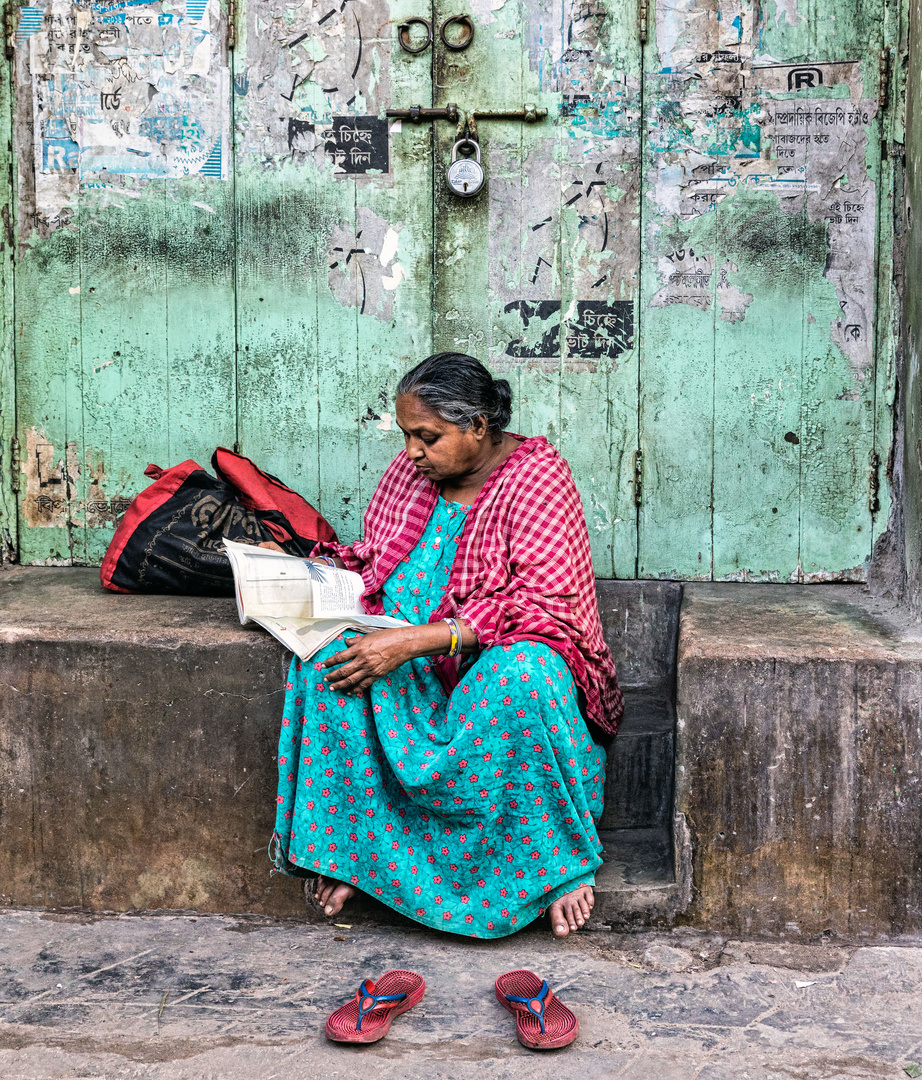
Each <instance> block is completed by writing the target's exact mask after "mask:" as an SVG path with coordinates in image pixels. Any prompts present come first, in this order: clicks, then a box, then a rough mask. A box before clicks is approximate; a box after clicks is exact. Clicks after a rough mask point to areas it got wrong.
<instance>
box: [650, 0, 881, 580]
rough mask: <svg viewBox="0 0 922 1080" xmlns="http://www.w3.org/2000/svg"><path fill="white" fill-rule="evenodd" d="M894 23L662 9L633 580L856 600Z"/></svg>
mask: <svg viewBox="0 0 922 1080" xmlns="http://www.w3.org/2000/svg"><path fill="white" fill-rule="evenodd" d="M898 22H899V17H898V12H896V11H891V10H889V9H888V8H887V7H886V6H885V4H884V2H883V0H844V2H838V3H834V4H833V3H829V4H820V5H810V6H809V7H808V6H807V5H805V4H803V3H801V4H800V5H798V0H772V2H771V3H769V4H761V5H760V4H757V3H747V2H745V0H743V2H739V0H728V2H726V3H724V2H721V3H717V4H708V5H701V6H696V7H695V8H694V14H692V9H691V8H686V7H685V6H682V5H673V4H671V3H658V4H657V7H656V20H655V26H653V29H652V30H651V35H650V41H649V43H648V45H647V50H646V58H645V94H644V132H645V152H644V170H645V176H644V208H645V209H644V239H643V243H644V254H643V260H642V262H643V275H642V276H643V309H642V310H643V316H642V327H643V347H642V361H641V422H640V433H641V438H640V447H641V450H642V454H643V457H642V464H643V484H644V487H643V499H642V503H641V509H640V518H639V547H638V571H639V574H640V575H641V576H652V577H659V576H663V577H683V578H695V577H701V578H705V579H709V578H715V579H733V578H738V579H741V580H771V581H788V580H793V581H823V580H863V579H864V576H865V574H866V560H867V559H868V557H869V555H870V553H871V548H872V543H873V539H874V538H875V533H876V532H879V531H880V529H881V528H883V527H885V526H886V520H887V519H886V509H887V507H886V506H884V507H883V509H882V510H880V512H878V505H877V497H876V487H877V482H878V468H879V465H880V462H881V461H882V460H884V461H885V460H886V456H887V447H888V445H889V439H890V430H889V429H890V425H889V420H888V414H887V405H888V401H889V398H888V394H887V386H886V380H887V373H888V358H889V355H890V341H889V338H888V334H887V326H888V318H889V316H888V303H889V298H888V287H889V284H890V276H889V260H890V255H889V252H890V250H891V248H890V237H889V233H888V228H887V224H886V223H887V221H888V220H889V218H890V214H891V210H890V207H891V205H892V204H891V202H890V185H891V183H892V175H891V171H890V163H889V162H888V161H886V160H885V161H883V162H882V161H881V146H882V145H885V140H886V138H887V130H888V129H887V125H886V120H887V114H886V112H885V109H884V106H885V105H886V97H887V84H886V81H885V73H886V58H887V56H888V55H889V54H888V53H886V52H884V50H885V47H887V46H889V45H890V44H891V43H892V42H893V41H895V40H896V36H897V30H898ZM882 57H883V61H884V63H883V67H882ZM882 72H883V73H884V81H882ZM879 223H883V224H879ZM881 302H882V304H883V308H882V314H881V317H879V314H878V313H879V311H880V303H881ZM879 361H880V362H879Z"/></svg>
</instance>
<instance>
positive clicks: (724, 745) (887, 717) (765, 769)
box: [676, 584, 922, 941]
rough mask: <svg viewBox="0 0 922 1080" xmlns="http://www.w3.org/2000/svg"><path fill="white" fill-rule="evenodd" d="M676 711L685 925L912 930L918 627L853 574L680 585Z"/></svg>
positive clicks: (921, 744) (920, 789) (848, 934)
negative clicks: (685, 861) (852, 579)
mask: <svg viewBox="0 0 922 1080" xmlns="http://www.w3.org/2000/svg"><path fill="white" fill-rule="evenodd" d="M677 709H678V729H677V738H678V744H677V748H676V776H677V785H676V807H677V810H678V811H680V812H681V813H683V814H685V815H686V817H687V820H688V822H689V826H690V832H691V844H692V845H693V847H694V900H693V903H692V904H691V907H690V908H689V910H688V911H687V912H686V913H685V914H684V916H683V918H685V919H687V920H690V921H692V922H694V923H696V924H697V925H699V926H708V927H710V928H712V929H715V930H719V931H720V932H722V933H730V934H743V935H750V934H765V935H772V936H777V937H785V936H786V937H789V938H793V939H795V940H797V939H800V940H810V939H811V938H813V937H836V936H838V937H840V938H842V939H846V940H847V939H853V940H858V941H861V940H869V939H871V940H873V939H874V938H875V937H878V936H886V937H894V936H898V935H905V934H916V933H919V932H920V931H922V826H920V822H922V627H920V626H919V625H918V624H917V623H911V622H909V621H908V619H907V618H906V616H905V615H904V614H903V613H902V612H901V611H900V610H899V609H898V608H896V607H895V606H894V605H893V604H892V603H889V602H886V601H884V600H879V599H875V598H872V597H871V596H869V595H868V593H867V591H866V590H865V589H864V588H863V587H862V586H860V585H739V584H714V585H704V584H693V585H687V586H686V587H685V593H684V598H683V601H682V614H681V629H680V634H679V658H678V705H677Z"/></svg>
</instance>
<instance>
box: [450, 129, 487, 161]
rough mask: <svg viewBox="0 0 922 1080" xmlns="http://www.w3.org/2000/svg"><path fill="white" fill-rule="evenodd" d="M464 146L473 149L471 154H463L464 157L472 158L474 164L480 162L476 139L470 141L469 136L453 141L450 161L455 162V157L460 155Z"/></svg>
mask: <svg viewBox="0 0 922 1080" xmlns="http://www.w3.org/2000/svg"><path fill="white" fill-rule="evenodd" d="M464 146H471V147H473V154H465V155H464V156H465V157H468V158H469V157H471V156H473V158H474V160H475V161H476V162H478V163H479V162H480V143H479V142H478V141H477V140H476V139H472V138H471V137H470V136H469V135H465V136H464V137H463V138H461V139H456V140H455V145H454V146H453V147H452V148H451V160H452V161H457V160H458V158H457V155H458V154H459V153H461V148H462V147H464Z"/></svg>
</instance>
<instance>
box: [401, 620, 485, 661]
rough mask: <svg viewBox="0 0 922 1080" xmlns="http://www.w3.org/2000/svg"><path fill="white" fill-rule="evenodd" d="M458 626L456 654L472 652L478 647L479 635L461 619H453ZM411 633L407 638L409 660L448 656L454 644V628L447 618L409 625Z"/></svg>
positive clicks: (408, 628)
mask: <svg viewBox="0 0 922 1080" xmlns="http://www.w3.org/2000/svg"><path fill="white" fill-rule="evenodd" d="M452 621H453V622H454V623H455V626H456V628H457V636H458V648H457V652H456V653H455V655H456V656H457V655H459V654H460V653H472V652H474V651H475V650H476V648H477V635H476V633H475V632H474V630H473V629H472V628H471V627H470V626H468V625H467V623H465V622H463V621H462V620H461V619H453V620H452ZM407 630H410V631H411V633H410V634H409V635H408V638H407V649H408V651H409V653H410V655H409V656H408V657H407V659H408V660H413V659H417V658H418V657H421V656H448V654H449V652H450V650H451V646H452V638H453V634H452V629H451V627H450V626H449V625H448V622H447V621H446V620H445V619H441V620H440V621H439V622H434V623H421V624H419V625H417V626H413V627H407Z"/></svg>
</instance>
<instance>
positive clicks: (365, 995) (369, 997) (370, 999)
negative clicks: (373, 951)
mask: <svg viewBox="0 0 922 1080" xmlns="http://www.w3.org/2000/svg"><path fill="white" fill-rule="evenodd" d="M545 985H547V984H545ZM355 996H356V997H357V998H358V999H359V1020H358V1023H357V1024H356V1030H357V1031H361V1030H362V1020H363V1019H364V1017H365V1016H366V1015H367V1014H368V1013H370V1012H371V1010H372V1009H375V1008H377V1006H378V1002H379V1001H403V999H404V998H405V997H406V996H407V995H406V994H372V993H369V990H368V980H367V979H366V980H365V981H364V982H363V983H362V985H361V986H360V987H359V988H358V990H357V991H356V993H355ZM541 1030H542V1031H543V1030H544V1025H543V1022H542V1027H541Z"/></svg>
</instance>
